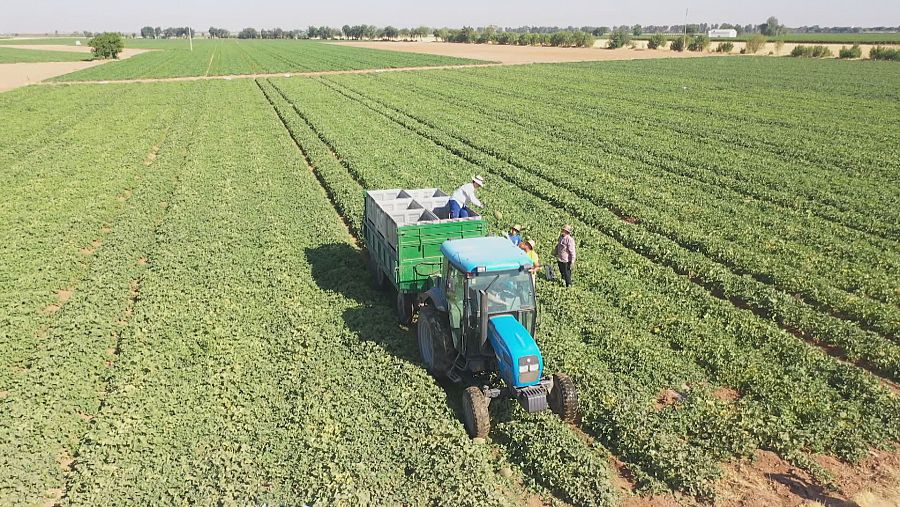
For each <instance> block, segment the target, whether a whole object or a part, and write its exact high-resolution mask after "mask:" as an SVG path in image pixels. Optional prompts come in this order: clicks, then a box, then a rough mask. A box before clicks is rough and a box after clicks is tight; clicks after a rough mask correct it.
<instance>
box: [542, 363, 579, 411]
mask: <svg viewBox="0 0 900 507" xmlns="http://www.w3.org/2000/svg"><path fill="white" fill-rule="evenodd" d="M548 398H550V399H549V401H550V409H551V410H553V412H554V413H556V415H558V416H559V418H560V419H562V420H563V421H565V422H575V417H576V415H577V414H578V391H576V390H575V382H572V379H571V378H569V376H568V375H566V374H564V373H557V374H555V375H553V389H551V390H550V394H549V396H548Z"/></svg>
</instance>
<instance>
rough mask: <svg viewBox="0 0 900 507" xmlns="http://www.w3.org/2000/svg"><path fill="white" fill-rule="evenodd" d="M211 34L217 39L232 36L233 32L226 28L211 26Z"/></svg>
mask: <svg viewBox="0 0 900 507" xmlns="http://www.w3.org/2000/svg"><path fill="white" fill-rule="evenodd" d="M209 36H210V37H212V38H215V39H225V38H227V37H230V36H231V33H229V32H228V30H226V29H224V28H216V27H214V26H211V27H209Z"/></svg>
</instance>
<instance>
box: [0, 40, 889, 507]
mask: <svg viewBox="0 0 900 507" xmlns="http://www.w3.org/2000/svg"><path fill="white" fill-rule="evenodd" d="M229 44H232V45H233V46H232V45H229ZM248 46H249V45H245V43H244V42H243V41H242V42H240V43H239V44H238V43H236V42H234V41H223V42H221V45H219V46H208V47H207V48H206V49H201V51H207V50H209V52H207V53H206V55H207V56H206V57H205V58H209V57H210V56H209V55H212V54H219V53H217V52H216V51H219V52H229V51H236V52H235V53H229V54H232V55H240V54H243V53H242V52H247V53H246V54H248V55H252V57H253V58H254V60H253V61H256V62H258V63H257V64H258V65H261V66H262V65H269V64H268V63H264V62H268V61H269V60H268V58H270V56H271V55H272V54H273V53H272V52H275V54H281V53H278V51H280V50H279V49H277V48H281V47H284V48H292V49H291V51H293V50H297V51H301V52H303V55H305V56H304V58H307V60H304V61H313V60H316V61H321V62H331V61H333V62H341V60H340V55H339V54H337V53H331V51H335V49H332V48H334V46H325V45H321V44H316V43H286V44H285V45H284V46H274V45H272V46H268V45H266V46H249V47H253V51H252V52H249V51H250V50H248V49H245V48H246V47H248ZM216 48H218V49H216ZM226 48H227V49H226ZM323 48H328V49H323ZM338 49H347V50H350V49H351V48H338ZM195 51H196V48H195ZM353 51H356V49H353ZM167 53H170V52H160V54H161V55H165V54H167ZM171 53H176V52H175V51H174V50H173V51H171ZM377 53H378V54H379V55H380V54H381V53H382V52H380V51H379V52H377ZM313 55H314V56H315V57H314V56H313ZM363 55H365V53H364V54H363ZM144 56H145V55H142V56H139V57H135V58H133V59H130V60H127V61H124V62H122V63H121V64H117V63H113V64H107V65H104V66H102V67H100V68H97V69H91V70H98V71H99V70H100V69H106V72H107V73H108V76H109V77H108V78H109V79H112V76H120V77H121V76H124V75H125V74H126V73H125V72H124V71H123V73H122V74H113V70H114V69H116V68H117V67H116V66H117V65H124V64H128V63H130V62H132V61H134V62H137V61H139V58H143V57H144ZM407 56H409V55H401V56H398V58H400V57H407ZM175 57H177V58H181V57H180V56H177V55H176V56H175ZM175 57H166V58H175ZM160 58H161V57H160ZM229 58H232V57H229ZM234 58H238V59H240V58H241V57H240V56H234ZM272 58H274V56H272ZM329 58H337V59H336V60H329ZM360 58H361V59H363V58H365V56H360ZM272 61H274V60H272ZM297 61H300V60H297ZM357 61H359V60H357ZM378 61H380V62H384V60H378ZM164 62H169V63H164ZM361 64H362V63H360V65H361ZM166 65H169V67H166ZM323 65H324V63H323ZM332 65H333V66H334V65H348V66H350V67H351V68H352V65H354V64H349V63H346V62H343V63H336V64H332ZM118 68H123V67H118ZM140 68H142V67H135V68H134V69H140ZM166 68H170V69H175V70H171V71H169V70H166V71H163V70H160V69H166ZM242 68H244V69H247V68H248V67H246V66H245V67H242ZM177 69H181V73H182V74H185V75H191V73H192V72H194V70H193V69H194V67H193V63H190V60H189V59H188V60H177V61H170V60H161V61H160V67H159V68H157V69H156V70H151V71H148V72H150V73H151V74H154V75H157V74H165V73H167V72H174V73H178V72H176V70H177ZM295 70H296V69H295ZM248 71H251V72H256V71H255V70H254V69H252V68H250V69H249V70H248ZM116 72H118V71H116ZM130 72H132V73H136V72H137V70H132V71H130ZM223 72H224V71H223ZM73 76H74V75H73ZM135 77H136V76H135ZM897 82H900V66H897V65H896V64H894V63H891V62H868V61H865V62H863V61H850V62H847V61H837V60H828V61H805V60H804V61H798V60H793V59H776V58H765V57H757V58H753V57H747V58H702V59H677V60H675V59H673V60H644V61H632V62H604V63H583V64H555V65H529V66H509V67H491V68H471V69H453V70H429V71H422V72H403V73H373V74H365V75H363V74H360V75H331V76H324V77H317V78H308V77H293V78H282V77H278V78H271V79H236V80H232V81H222V80H215V81H199V82H183V83H153V84H146V83H142V84H106V85H103V86H99V85H89V84H85V85H69V86H41V87H29V88H25V89H20V90H15V91H12V92H8V93H4V94H0V117H2V118H4V126H3V129H4V135H3V138H4V139H5V141H6V142H5V143H3V144H2V145H0V167H3V169H2V170H0V240H2V242H0V244H2V245H3V246H2V247H0V312H2V315H3V318H2V319H0V348H2V350H4V353H3V354H2V355H0V504H3V505H6V504H44V503H51V504H52V503H55V502H57V501H60V500H62V503H64V504H73V505H96V504H109V503H117V504H118V503H123V504H135V505H146V504H176V503H177V504H185V503H186V504H219V503H222V504H232V503H239V504H247V503H252V504H260V505H262V504H267V505H282V504H284V505H300V504H307V505H312V504H333V503H338V504H353V505H356V504H371V505H394V504H408V505H433V504H450V503H453V504H462V505H504V504H525V503H528V502H532V501H538V500H542V501H544V502H557V503H558V502H564V503H565V504H568V505H615V503H616V502H617V501H619V500H621V499H623V498H626V497H627V496H628V495H630V494H632V493H631V492H630V491H627V490H623V487H622V482H623V479H622V478H621V477H618V478H617V477H616V476H617V475H624V476H626V477H627V478H628V481H629V483H631V484H632V485H633V487H634V490H635V491H636V492H638V493H672V492H674V493H676V494H678V495H681V496H679V498H680V499H681V501H684V502H687V503H690V502H692V501H700V502H709V501H712V500H714V499H721V498H722V494H723V493H722V488H723V487H725V486H723V484H725V483H726V482H727V480H728V478H729V474H730V473H734V472H733V467H732V465H731V464H733V463H735V462H738V461H741V460H745V459H749V458H751V457H753V456H754V455H758V454H759V453H760V452H761V451H767V452H769V453H773V454H774V455H777V457H778V458H780V459H782V460H784V461H786V462H788V463H790V464H792V466H795V467H797V469H799V470H801V471H802V473H803V474H808V475H809V476H810V477H811V478H812V479H811V482H814V483H815V484H819V485H823V486H828V485H829V484H832V482H831V481H832V479H834V477H832V475H831V473H830V471H829V470H830V469H829V468H828V467H827V466H826V465H828V464H829V463H830V461H829V460H830V459H831V458H837V459H839V460H842V461H845V462H847V463H857V462H859V461H861V460H864V459H866V458H867V457H868V456H869V454H870V452H872V451H873V450H876V449H886V448H890V447H891V446H893V445H896V444H897V443H898V442H900V397H898V394H897V393H898V390H897V388H896V383H897V382H898V381H900V338H898V328H900V213H898V207H897V203H898V202H900V89H898V88H897V86H896V83H897ZM548 83H552V86H548ZM476 173H479V174H482V175H484V176H485V178H486V186H485V187H484V188H483V189H482V190H481V191H480V193H479V197H481V199H482V200H483V201H484V203H485V206H486V210H487V213H486V216H487V217H488V218H489V221H490V227H491V229H492V232H494V233H501V232H503V231H504V230H505V229H506V228H507V227H508V226H509V225H510V224H512V223H522V224H524V225H525V226H526V229H527V231H526V234H527V235H528V236H530V237H532V238H534V239H535V240H536V241H537V252H538V253H539V254H540V256H541V258H542V260H543V261H544V262H545V263H550V262H552V261H551V259H552V256H551V253H552V247H553V245H554V243H555V239H556V235H557V231H558V230H559V228H560V226H561V225H562V224H565V223H570V224H572V225H573V226H574V230H575V233H574V235H575V238H576V240H577V242H578V245H579V260H578V263H577V266H576V268H575V286H574V287H572V288H571V289H568V290H567V289H564V288H563V287H561V286H559V285H558V283H557V282H554V281H549V280H546V279H544V278H543V277H539V279H538V280H537V286H538V298H539V301H540V305H541V312H542V313H541V315H542V316H541V322H540V327H539V331H538V336H537V341H538V344H539V345H540V348H541V350H542V352H543V354H544V359H545V361H546V365H547V368H548V370H549V371H565V372H567V373H569V374H571V375H572V377H573V379H574V380H575V382H576V384H577V386H578V389H579V396H580V405H581V414H580V418H579V421H578V422H577V424H574V425H568V424H564V423H562V422H560V421H559V419H557V418H555V416H553V415H552V414H537V415H528V414H525V413H524V412H523V411H522V410H521V409H520V408H518V406H517V405H515V404H514V402H511V401H510V402H495V403H493V404H492V405H491V411H492V417H493V419H494V420H493V422H494V424H493V426H492V432H491V435H490V438H489V439H488V440H487V442H478V441H472V440H470V439H469V438H468V436H467V435H466V432H465V430H464V428H463V425H462V423H461V421H460V417H461V416H460V411H461V407H460V402H459V398H460V389H459V388H457V387H453V386H446V385H442V384H439V383H437V382H436V381H434V380H433V379H432V378H431V377H430V376H429V375H428V374H427V373H426V371H425V369H424V368H423V367H422V365H421V362H420V360H419V354H418V350H417V346H416V340H415V336H414V331H410V330H407V329H405V328H402V327H399V326H398V325H397V324H396V323H395V320H394V317H393V314H392V306H393V297H392V296H391V295H390V294H387V293H384V292H380V291H376V290H375V289H372V288H371V287H370V284H369V282H368V278H369V275H368V273H367V270H366V260H365V257H364V253H363V251H362V248H363V247H364V245H362V244H361V241H362V240H361V239H360V237H361V227H362V213H363V200H362V194H363V190H364V189H375V188H422V187H434V186H437V187H441V188H443V189H445V190H452V189H453V188H454V187H455V186H457V185H459V184H460V183H462V182H464V181H465V180H467V179H468V178H470V177H471V176H472V175H473V174H476ZM829 457H830V458H829ZM612 462H616V463H619V464H620V466H613V465H612V464H611V463H612ZM726 496H727V493H726ZM112 499H114V500H112Z"/></svg>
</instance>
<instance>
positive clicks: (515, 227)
mask: <svg viewBox="0 0 900 507" xmlns="http://www.w3.org/2000/svg"><path fill="white" fill-rule="evenodd" d="M511 229H512V230H514V231H516V232H522V226H521V225H519V224H516V225H514V226H512V227H511Z"/></svg>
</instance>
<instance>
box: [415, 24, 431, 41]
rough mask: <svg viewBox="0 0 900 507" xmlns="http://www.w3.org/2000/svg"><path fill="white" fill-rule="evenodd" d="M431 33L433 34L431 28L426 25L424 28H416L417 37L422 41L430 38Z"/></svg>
mask: <svg viewBox="0 0 900 507" xmlns="http://www.w3.org/2000/svg"><path fill="white" fill-rule="evenodd" d="M429 33H431V28H429V27H427V26H425V25H422V26H420V27H418V28H416V36H417V37H418V38H420V39H424V38H425V37H428V34H429Z"/></svg>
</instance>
